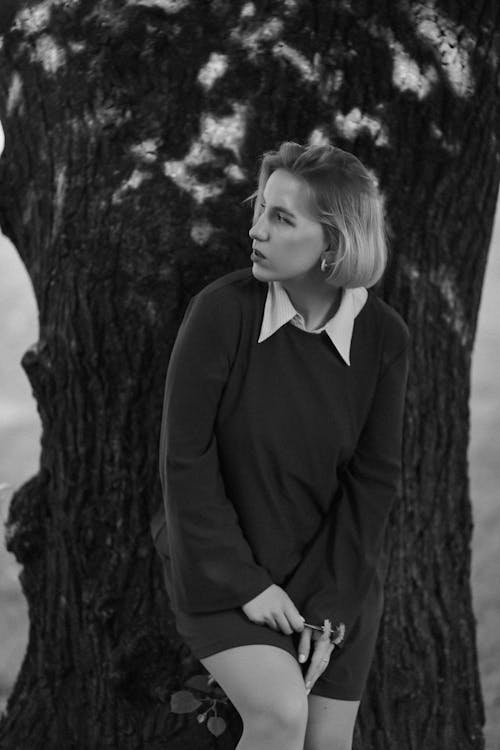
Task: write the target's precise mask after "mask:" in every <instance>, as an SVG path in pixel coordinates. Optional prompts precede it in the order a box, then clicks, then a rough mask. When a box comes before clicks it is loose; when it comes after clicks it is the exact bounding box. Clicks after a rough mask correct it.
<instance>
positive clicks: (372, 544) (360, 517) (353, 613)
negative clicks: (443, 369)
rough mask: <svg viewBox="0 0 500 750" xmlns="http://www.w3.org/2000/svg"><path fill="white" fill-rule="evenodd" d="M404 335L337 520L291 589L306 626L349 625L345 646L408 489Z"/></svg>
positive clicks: (341, 495) (347, 474)
mask: <svg viewBox="0 0 500 750" xmlns="http://www.w3.org/2000/svg"><path fill="white" fill-rule="evenodd" d="M400 330H401V331H402V334H403V335H402V336H400V339H404V341H401V340H400V343H399V347H400V348H399V350H398V352H397V353H396V354H395V355H393V356H392V357H391V359H390V361H389V363H388V364H386V365H385V367H384V368H383V370H382V372H381V374H380V375H379V377H378V382H377V386H376V389H375V394H374V397H373V401H372V404H371V408H370V412H369V415H368V418H367V420H366V423H365V425H364V427H363V429H362V432H361V435H360V438H359V440H358V444H357V446H356V450H355V452H354V454H353V456H352V457H351V459H350V460H349V462H348V463H347V464H346V465H344V467H343V469H341V470H340V472H339V487H338V492H337V494H336V497H335V498H334V502H333V504H332V512H331V513H330V514H329V515H327V516H326V518H325V522H324V524H323V525H322V527H321V529H320V530H319V532H318V533H317V535H316V537H315V538H314V539H313V540H312V542H311V544H310V545H309V546H308V548H307V550H306V553H305V555H304V557H303V558H302V560H301V562H300V563H299V565H298V567H297V568H296V569H295V571H294V573H293V575H292V577H291V579H290V580H289V581H288V584H287V586H286V587H285V588H286V591H287V593H288V594H289V596H290V597H291V598H292V600H293V601H294V603H295V604H296V606H298V608H299V610H300V612H301V613H302V614H303V615H304V617H305V618H306V621H307V622H310V623H315V624H322V623H323V621H324V619H325V618H326V617H328V618H330V619H331V620H332V622H333V621H342V622H344V624H345V626H346V639H347V638H348V636H349V633H350V631H351V629H352V627H353V625H354V623H355V621H356V619H357V617H358V615H359V614H360V612H361V609H362V607H363V604H364V600H365V598H366V596H367V594H368V592H369V589H370V586H371V584H372V582H373V579H374V575H375V573H376V570H377V566H378V564H379V563H380V559H381V554H382V552H383V549H384V543H385V531H386V525H387V520H388V517H389V513H390V510H391V507H392V505H393V503H394V500H395V499H396V497H397V495H398V493H399V491H400V487H401V451H402V432H403V415H404V404H405V394H406V385H407V379H408V369H409V341H410V334H409V331H408V328H407V326H406V324H404V328H401V329H400ZM401 344H402V348H401Z"/></svg>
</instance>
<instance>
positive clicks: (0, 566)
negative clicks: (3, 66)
mask: <svg viewBox="0 0 500 750" xmlns="http://www.w3.org/2000/svg"><path fill="white" fill-rule="evenodd" d="M0 150H1V149H0ZM498 205H500V203H499V204H497V212H496V219H495V228H494V233H493V239H492V243H491V248H490V254H489V259H488V265H487V269H486V279H485V285H484V288H483V294H482V301H481V308H480V314H479V326H478V331H477V335H476V341H475V346H474V357H473V371H472V395H471V401H470V409H471V441H470V445H469V475H470V487H471V498H472V504H473V513H474V523H475V526H474V536H473V545H472V546H473V550H472V563H473V575H472V586H473V596H474V609H475V614H476V619H477V642H478V649H479V657H480V670H481V682H482V686H483V695H484V700H485V705H486V715H487V725H486V738H487V745H486V747H487V750H500V659H499V653H500V602H499V589H500V586H499V581H500V544H499V543H498V540H499V539H500V503H499V502H498V489H497V488H498V483H499V480H500V461H499V445H500V440H499V435H500V377H499V376H500V325H499V324H498V321H499V318H500V315H499V312H498V309H497V304H498V299H499V298H500V216H499V209H498ZM0 321H1V324H0V355H1V356H0V521H1V527H2V533H1V537H0V711H1V710H2V709H3V707H4V706H5V703H6V700H7V696H8V695H9V692H10V690H11V687H12V685H13V682H14V680H15V678H16V674H17V672H18V670H19V668H20V665H21V662H22V659H23V656H24V652H25V647H26V643H27V638H28V613H27V608H26V602H25V599H24V596H23V594H22V591H21V587H20V584H19V578H18V577H19V572H20V566H19V565H18V564H17V563H16V561H15V559H14V558H13V556H12V555H11V554H9V553H8V552H7V550H6V549H5V540H4V524H5V521H6V519H7V514H8V506H9V502H10V498H11V496H12V493H13V492H14V490H15V489H17V488H18V487H19V486H20V485H21V484H23V483H24V482H25V481H26V480H27V479H28V478H29V477H31V476H32V475H33V474H34V473H36V472H37V470H38V459H39V448H40V432H41V430H40V421H39V418H38V413H37V409H36V403H35V401H34V399H33V396H32V393H31V388H30V385H29V382H28V379H27V377H26V375H25V373H24V370H23V369H22V367H21V364H20V360H21V357H22V356H23V354H24V352H25V351H26V349H28V348H29V347H30V346H31V345H32V344H33V343H34V342H35V341H36V340H37V338H38V322H37V311H36V305H35V299H34V295H33V290H32V287H31V282H30V280H29V278H28V275H27V273H26V271H25V269H24V266H23V264H22V263H21V260H20V259H19V256H18V255H17V252H16V250H15V248H14V247H13V246H12V244H11V243H10V242H9V241H8V240H7V239H6V238H5V237H3V236H2V235H1V234H0ZM443 750H445V749H444V748H443ZM446 750H448V749H446Z"/></svg>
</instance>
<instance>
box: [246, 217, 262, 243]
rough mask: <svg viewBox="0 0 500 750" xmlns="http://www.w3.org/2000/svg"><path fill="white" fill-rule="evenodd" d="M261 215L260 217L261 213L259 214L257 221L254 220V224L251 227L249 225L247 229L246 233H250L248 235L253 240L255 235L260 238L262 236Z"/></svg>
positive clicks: (255, 237)
mask: <svg viewBox="0 0 500 750" xmlns="http://www.w3.org/2000/svg"><path fill="white" fill-rule="evenodd" d="M261 217H262V214H261V215H260V216H259V218H258V219H257V221H256V222H255V224H254V225H253V226H252V227H250V229H249V230H248V234H249V235H250V237H251V238H252V239H253V240H254V239H257V237H260V239H262V238H263V237H262V235H263V230H262V227H261V223H260V219H261Z"/></svg>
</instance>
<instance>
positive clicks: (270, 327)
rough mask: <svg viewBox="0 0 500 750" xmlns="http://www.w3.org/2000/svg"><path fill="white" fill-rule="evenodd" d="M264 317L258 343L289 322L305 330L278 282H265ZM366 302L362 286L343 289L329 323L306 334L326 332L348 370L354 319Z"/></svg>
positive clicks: (301, 319)
mask: <svg viewBox="0 0 500 750" xmlns="http://www.w3.org/2000/svg"><path fill="white" fill-rule="evenodd" d="M267 285H268V290H267V297H266V303H265V307H264V317H263V319H262V325H261V329H260V334H259V339H258V343H259V344H260V343H261V342H262V341H265V340H266V339H267V338H269V336H272V335H273V333H275V332H276V331H277V330H278V329H279V328H281V326H283V325H285V324H286V323H288V322H291V323H292V324H293V325H295V326H297V328H302V329H303V330H304V331H305V330H307V329H306V326H305V323H304V318H303V317H302V315H301V314H300V313H299V312H297V310H296V309H295V307H294V306H293V304H292V301H291V299H290V297H289V296H288V292H287V291H286V289H285V288H284V286H283V285H282V284H281V282H280V281H268V282H267ZM367 298H368V291H367V289H366V288H365V287H364V286H358V287H355V288H353V289H346V288H345V287H342V297H341V300H340V305H339V308H338V310H337V312H336V313H335V315H333V316H332V317H331V318H330V320H328V321H327V322H326V323H325V325H323V326H321V327H320V328H315V329H314V330H313V331H308V333H321V332H322V331H325V332H326V333H327V334H328V336H329V338H330V340H331V341H332V343H333V344H334V346H335V347H336V348H337V350H338V352H339V354H340V355H341V357H342V359H343V360H344V361H345V362H346V363H347V364H348V365H349V366H350V364H351V362H350V358H349V355H350V349H351V338H352V330H353V327H354V318H355V317H356V315H358V313H359V312H360V311H361V309H362V307H363V305H364V304H365V302H366V300H367Z"/></svg>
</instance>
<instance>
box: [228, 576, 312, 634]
mask: <svg viewBox="0 0 500 750" xmlns="http://www.w3.org/2000/svg"><path fill="white" fill-rule="evenodd" d="M241 609H242V610H243V612H244V613H245V614H246V616H247V617H248V619H249V620H251V621H252V622H256V623H258V624H260V625H268V626H269V627H270V628H272V629H273V630H281V631H282V632H283V633H285V634H286V635H291V634H292V633H293V631H294V630H296V631H298V632H299V633H300V632H302V631H303V630H304V618H303V617H302V615H301V614H300V613H299V611H298V609H297V607H296V606H295V604H294V603H293V601H292V600H291V599H290V597H289V596H288V594H287V593H286V591H285V590H284V589H282V588H281V586H277V585H276V584H275V583H273V584H272V585H271V586H268V588H267V589H264V591H261V593H260V594H258V595H257V596H255V597H254V598H253V599H250V601H249V602H246V603H245V604H243V605H242V607H241Z"/></svg>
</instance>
